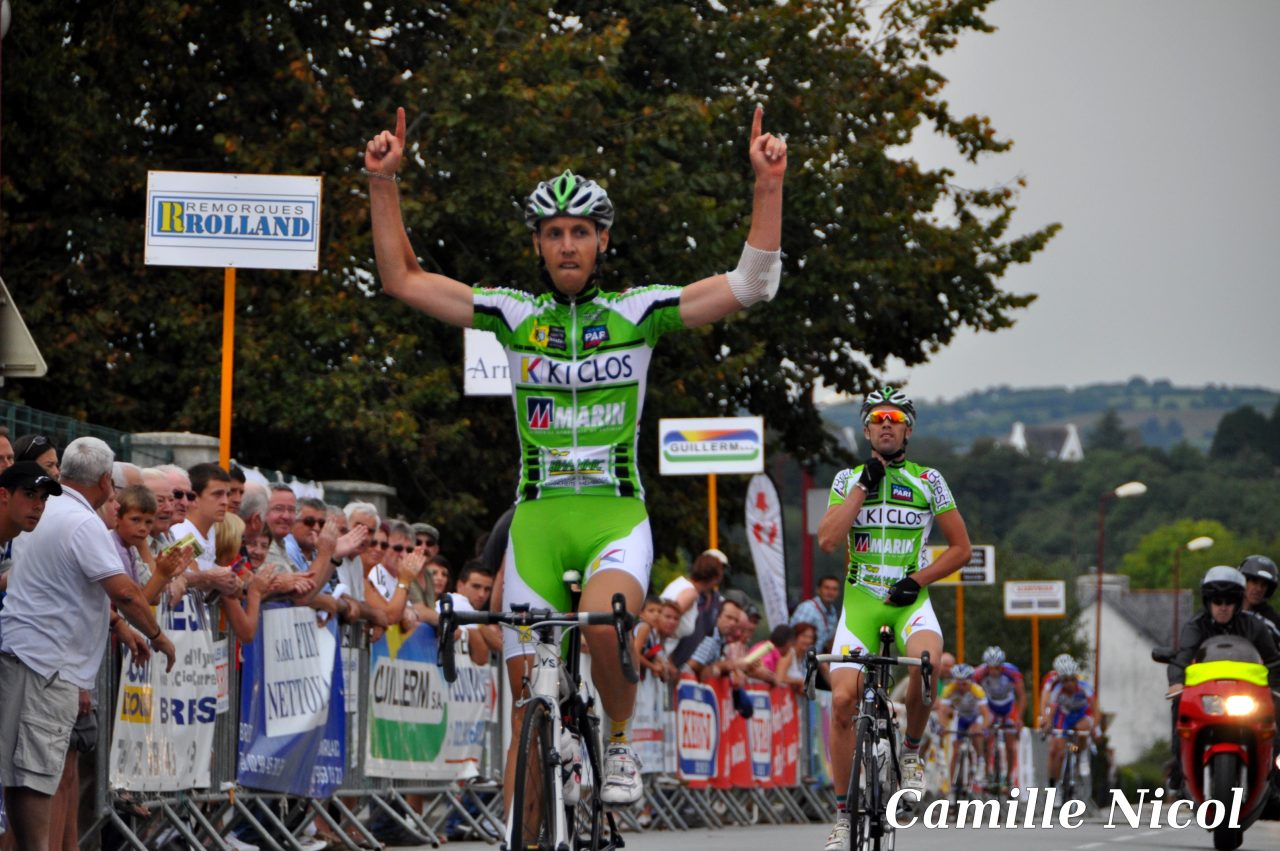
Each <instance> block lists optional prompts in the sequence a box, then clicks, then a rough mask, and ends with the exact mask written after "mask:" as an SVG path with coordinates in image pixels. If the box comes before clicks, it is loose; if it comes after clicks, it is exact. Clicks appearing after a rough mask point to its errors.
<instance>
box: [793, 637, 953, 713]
mask: <svg viewBox="0 0 1280 851" xmlns="http://www.w3.org/2000/svg"><path fill="white" fill-rule="evenodd" d="M824 662H825V663H830V662H856V663H858V664H860V665H906V666H907V667H916V668H919V669H920V676H921V679H922V680H923V682H922V683H921V687H922V689H923V698H924V705H925V706H926V707H928V706H932V705H933V663H932V662H930V661H929V651H928V650H926V651H924V652H923V653H921V654H920V655H919V656H877V655H874V654H871V653H864V652H861V651H858V652H855V653H815V652H814V651H813V648H810V649H809V655H808V657H807V659H806V665H805V678H804V695H805V697H807V698H808V699H809V700H813V699H814V697H816V687H815V684H816V681H817V678H818V665H819V664H821V663H824Z"/></svg>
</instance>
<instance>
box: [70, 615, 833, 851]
mask: <svg viewBox="0 0 1280 851" xmlns="http://www.w3.org/2000/svg"><path fill="white" fill-rule="evenodd" d="M211 614H212V617H211V618H210V623H212V624H214V625H215V626H214V638H215V640H216V639H221V638H225V639H227V640H228V664H229V668H228V674H229V675H228V677H227V691H228V695H227V697H228V708H227V711H225V712H223V713H219V714H218V715H217V718H216V721H215V727H214V746H213V752H212V753H211V754H210V759H211V760H212V764H211V773H210V779H211V783H210V787H209V788H208V789H200V790H196V789H191V790H185V791H181V792H171V793H125V792H121V791H118V790H112V789H111V788H110V782H109V773H110V765H109V762H110V754H111V738H112V735H113V732H114V729H115V720H116V719H115V717H114V716H115V706H116V702H115V695H116V693H117V690H118V688H119V687H120V661H121V660H120V655H119V653H118V652H117V651H116V650H115V649H114V648H112V650H111V652H110V653H108V654H107V656H106V662H105V663H104V664H103V666H102V670H101V672H100V674H99V677H98V694H99V700H98V706H97V713H98V720H99V724H98V739H97V750H96V764H95V772H94V777H95V788H94V804H95V812H96V813H97V819H96V820H95V821H94V822H93V824H92V825H91V826H90V827H89V829H88V830H86V831H85V832H84V833H83V834H82V838H81V847H82V848H86V849H98V848H100V849H104V851H115V849H118V848H132V849H138V851H146V849H150V848H156V847H159V846H161V845H164V844H166V843H168V842H171V841H175V840H178V841H180V844H183V845H185V846H187V847H188V848H213V849H219V851H226V849H229V848H230V845H228V843H227V842H226V840H225V839H224V838H223V837H224V835H225V834H226V833H227V832H228V830H229V829H231V828H232V826H233V823H235V824H247V825H249V826H250V827H251V828H252V830H253V831H254V832H256V833H257V834H258V836H257V837H256V838H252V839H250V840H249V841H251V842H253V843H254V844H256V845H258V846H259V847H260V848H264V849H271V851H301V848H302V846H301V845H300V844H299V842H298V839H297V836H296V834H298V832H299V829H300V828H301V827H302V826H303V825H304V824H305V823H307V822H310V821H312V820H313V819H315V820H318V821H319V822H322V823H323V824H324V825H326V826H327V828H328V833H329V834H331V836H332V837H333V838H336V839H337V840H339V841H340V842H341V843H342V844H343V845H345V847H347V848H348V849H350V851H361V849H362V848H369V847H373V848H378V847H382V846H381V844H380V843H379V841H378V840H377V838H376V837H375V835H374V831H373V830H372V829H371V827H370V823H371V822H372V821H374V820H379V821H381V822H382V825H384V826H391V827H397V828H399V829H400V830H401V831H403V832H405V833H406V834H407V835H408V836H410V837H416V838H418V839H419V840H420V841H421V843H422V844H430V845H432V846H433V847H438V846H439V845H440V844H441V841H440V837H441V836H442V835H443V833H444V831H445V829H446V826H447V825H448V824H449V822H450V821H451V820H453V821H454V822H455V823H456V825H457V826H458V828H459V829H461V830H463V831H464V832H467V833H468V834H469V835H468V837H467V838H476V839H482V840H484V841H486V842H489V843H490V844H496V843H497V842H498V840H499V838H500V837H499V835H498V834H499V833H500V832H501V830H502V825H503V823H504V820H505V814H504V813H503V812H502V778H503V768H504V766H503V758H504V756H505V752H506V748H505V747H504V746H503V734H502V730H503V728H504V725H505V723H506V717H505V716H506V713H507V708H506V705H505V702H504V701H503V700H502V699H501V695H502V694H503V683H502V679H503V678H504V677H505V666H503V665H495V666H493V667H494V668H496V670H497V678H498V679H497V681H496V682H497V694H498V695H499V700H498V711H497V713H496V715H497V718H496V720H494V721H490V722H489V723H488V730H487V737H488V744H487V746H486V747H485V748H483V757H482V761H481V764H480V766H479V773H478V775H477V776H476V777H474V778H472V779H469V780H465V781H447V782H446V781H438V782H424V781H415V780H399V779H394V780H389V779H383V778H373V777H369V776H368V774H367V772H366V770H365V761H366V750H367V748H366V744H367V742H366V739H367V735H368V733H367V730H368V717H369V716H368V713H369V712H370V704H371V692H372V689H371V688H370V687H369V682H370V681H369V675H370V653H369V646H368V643H367V641H366V639H365V631H364V628H363V625H354V626H352V625H345V626H343V627H342V630H343V638H344V640H343V646H344V647H349V648H350V649H351V650H352V651H354V652H355V654H356V660H355V664H356V666H357V670H358V671H359V682H360V686H361V687H360V688H359V689H358V690H357V691H356V694H357V698H358V703H357V711H356V713H355V714H354V717H355V719H356V720H357V722H358V723H350V722H351V719H352V715H351V714H348V715H347V717H346V720H347V722H348V723H347V724H346V739H347V764H346V772H345V779H344V783H343V785H342V788H341V789H339V790H338V791H337V792H336V793H334V794H333V795H331V796H329V797H328V798H324V799H306V798H301V799H300V798H296V797H293V796H288V795H283V794H280V793H274V792H264V791H258V790H254V789H249V788H245V787H241V786H239V785H238V784H237V782H236V777H237V761H238V749H239V731H240V719H239V711H240V669H239V661H238V658H237V655H238V654H237V646H236V641H235V637H234V635H233V634H231V633H230V632H229V631H228V630H226V629H225V626H224V623H225V619H224V618H222V617H221V612H220V611H218V610H217V609H216V607H215V609H214V611H213V612H212V613H211ZM663 694H664V701H665V703H664V707H663V708H664V709H665V710H670V709H671V708H672V702H673V700H674V698H673V690H672V689H664V690H663ZM797 704H798V706H799V709H800V711H799V712H798V715H799V723H800V725H801V727H800V730H801V732H800V736H799V743H800V753H799V765H800V773H799V774H800V776H799V782H798V783H797V784H796V785H794V786H791V787H778V786H774V787H744V788H731V789H722V788H716V787H714V786H703V787H694V786H690V785H689V784H688V783H685V782H684V781H682V780H681V779H680V777H679V776H678V775H677V774H676V773H674V772H671V771H662V772H654V773H646V774H644V776H643V778H644V796H643V801H642V805H641V806H640V807H638V808H635V809H632V810H622V811H619V813H618V817H619V819H620V821H621V826H622V828H623V829H624V830H631V831H635V832H640V831H650V830H689V829H691V828H696V827H701V828H710V829H721V828H724V827H727V826H746V825H753V824H759V823H770V824H783V823H811V822H826V821H828V820H830V818H831V814H832V813H833V812H834V809H835V798H834V794H833V793H832V791H831V789H830V786H829V784H827V783H825V782H823V781H822V780H821V779H820V778H818V777H816V776H815V774H814V771H813V766H814V765H815V764H816V763H815V759H814V756H815V755H814V754H813V753H812V750H813V747H812V743H813V741H814V737H813V736H811V735H810V734H809V730H808V726H809V723H810V713H809V711H808V708H807V706H806V704H805V702H804V700H803V698H800V699H798V700H797ZM668 717H670V716H668ZM602 726H603V725H602ZM665 734H666V735H669V736H672V737H674V736H675V731H674V730H671V729H669V728H668V729H667V730H666V731H665ZM601 752H602V751H601ZM415 796H416V797H415ZM410 797H415V800H414V803H413V804H411V803H410V800H409V798H410ZM419 798H420V800H418V799H419Z"/></svg>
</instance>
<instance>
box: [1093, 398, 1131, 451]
mask: <svg viewBox="0 0 1280 851" xmlns="http://www.w3.org/2000/svg"><path fill="white" fill-rule="evenodd" d="M1134 438H1135V436H1134V434H1133V433H1132V432H1131V431H1129V430H1128V429H1126V428H1125V427H1124V426H1123V424H1121V422H1120V415H1119V414H1117V413H1116V411H1115V408H1108V409H1107V412H1106V413H1105V414H1103V415H1102V419H1100V420H1098V422H1097V423H1095V424H1094V426H1093V428H1092V429H1090V430H1089V432H1088V434H1087V435H1085V448H1087V449H1124V448H1126V447H1130V446H1134V445H1136V444H1137V441H1136V440H1135V439H1134Z"/></svg>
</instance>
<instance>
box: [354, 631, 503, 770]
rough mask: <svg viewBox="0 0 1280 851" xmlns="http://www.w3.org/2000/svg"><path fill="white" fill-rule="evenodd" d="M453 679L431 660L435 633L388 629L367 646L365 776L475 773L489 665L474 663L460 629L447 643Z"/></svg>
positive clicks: (487, 708) (491, 689)
mask: <svg viewBox="0 0 1280 851" xmlns="http://www.w3.org/2000/svg"><path fill="white" fill-rule="evenodd" d="M454 649H455V652H456V654H457V655H456V662H457V668H458V679H457V681H455V682H454V683H453V684H449V683H446V682H445V681H444V676H443V675H442V673H441V671H440V668H439V667H437V665H436V631H435V629H433V628H432V627H431V626H428V625H425V624H424V625H422V626H419V627H418V628H417V629H415V630H414V631H413V632H411V633H410V634H409V635H407V636H406V635H405V634H404V633H403V632H401V631H400V628H399V627H392V628H390V629H388V630H387V634H386V635H385V636H383V638H382V640H381V641H379V642H378V643H377V644H374V645H373V647H372V648H370V656H369V683H370V688H371V689H372V691H371V694H370V700H369V718H368V720H367V724H368V729H369V735H368V738H367V741H368V744H367V747H366V753H365V772H366V773H367V774H368V775H369V776H370V777H403V778H412V779H416V780H456V779H464V778H467V777H473V776H475V774H476V770H477V765H478V763H479V760H480V756H481V754H482V752H483V750H484V744H485V741H486V739H485V735H486V726H485V725H486V722H487V721H488V720H489V718H490V716H491V714H492V712H493V706H494V704H495V702H496V700H497V694H496V691H495V688H496V683H495V682H494V678H493V671H492V669H490V668H489V667H488V666H477V665H475V664H474V663H472V661H471V657H470V654H469V652H468V643H467V634H466V631H464V632H463V635H462V639H461V640H460V641H459V642H458V643H457V644H456V645H455V648H454Z"/></svg>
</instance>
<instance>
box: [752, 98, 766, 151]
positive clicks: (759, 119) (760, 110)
mask: <svg viewBox="0 0 1280 851" xmlns="http://www.w3.org/2000/svg"><path fill="white" fill-rule="evenodd" d="M763 124H764V107H763V106H757V107H756V114H755V117H754V118H752V119H751V142H752V144H755V141H756V139H759V138H760V128H761V126H763Z"/></svg>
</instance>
